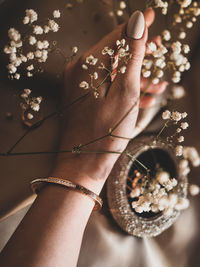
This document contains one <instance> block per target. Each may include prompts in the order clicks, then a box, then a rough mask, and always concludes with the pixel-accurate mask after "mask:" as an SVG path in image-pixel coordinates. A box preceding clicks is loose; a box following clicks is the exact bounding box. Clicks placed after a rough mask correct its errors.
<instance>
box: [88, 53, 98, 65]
mask: <svg viewBox="0 0 200 267" xmlns="http://www.w3.org/2000/svg"><path fill="white" fill-rule="evenodd" d="M97 61H98V58H95V57H94V56H93V55H90V56H88V57H86V63H87V64H89V65H93V66H94V65H96V63H97Z"/></svg>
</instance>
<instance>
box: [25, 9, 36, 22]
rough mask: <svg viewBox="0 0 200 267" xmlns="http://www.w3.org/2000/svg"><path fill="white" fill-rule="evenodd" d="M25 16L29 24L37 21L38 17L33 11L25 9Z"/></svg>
mask: <svg viewBox="0 0 200 267" xmlns="http://www.w3.org/2000/svg"><path fill="white" fill-rule="evenodd" d="M26 16H27V17H28V18H29V19H30V23H33V22H34V21H36V20H37V19H38V15H37V13H36V12H35V11H34V10H33V9H27V10H26Z"/></svg>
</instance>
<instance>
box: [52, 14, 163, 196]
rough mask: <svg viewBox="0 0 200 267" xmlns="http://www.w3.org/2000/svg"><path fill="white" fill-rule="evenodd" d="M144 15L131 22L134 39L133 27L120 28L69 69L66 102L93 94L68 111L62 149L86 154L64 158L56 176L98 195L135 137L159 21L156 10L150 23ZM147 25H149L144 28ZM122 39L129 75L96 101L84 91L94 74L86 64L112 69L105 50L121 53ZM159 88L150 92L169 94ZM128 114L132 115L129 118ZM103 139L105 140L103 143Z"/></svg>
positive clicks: (103, 89) (149, 16)
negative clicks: (153, 28)
mask: <svg viewBox="0 0 200 267" xmlns="http://www.w3.org/2000/svg"><path fill="white" fill-rule="evenodd" d="M138 13H139V12H138ZM138 13H134V14H133V15H132V16H131V18H130V19H129V23H128V35H129V37H127V35H126V34H125V32H127V25H120V26H119V27H117V28H116V29H115V30H114V31H113V32H111V33H110V34H109V35H107V36H106V37H105V38H103V39H102V40H101V41H100V42H99V43H98V44H97V45H95V46H94V47H93V48H91V49H90V50H89V51H88V52H87V53H85V54H84V55H83V56H82V57H81V58H80V59H79V60H78V61H76V62H72V63H70V64H68V65H67V66H66V70H65V77H64V92H63V104H66V103H68V104H70V103H71V102H73V101H74V100H76V99H78V98H80V97H81V96H84V95H86V94H88V95H87V96H86V97H83V98H82V99H81V100H80V101H78V102H76V103H75V104H73V105H71V106H70V107H69V108H67V109H66V111H65V113H64V116H63V117H64V119H63V133H62V139H61V146H60V149H61V150H74V151H75V150H76V149H78V152H80V154H79V153H61V154H59V156H58V157H57V162H56V166H55V168H54V171H53V175H54V176H58V177H62V178H65V177H66V178H68V179H70V180H72V181H74V182H77V183H80V184H81V185H83V186H86V187H87V188H89V189H91V190H93V191H96V192H99V191H100V190H101V187H102V185H103V183H104V182H105V180H106V178H107V177H108V175H109V173H110V171H111V169H112V167H113V165H114V163H115V161H116V160H117V158H118V157H119V155H120V153H121V152H123V151H124V149H125V148H126V146H127V144H128V140H129V139H130V138H131V137H132V133H133V130H134V126H135V123H136V119H137V115H138V110H139V101H138V100H139V97H140V89H141V85H142V89H143V88H144V85H145V82H146V81H145V80H144V79H142V83H141V79H140V73H141V66H142V61H143V58H144V54H145V49H146V42H147V34H148V33H147V32H148V27H149V26H150V25H151V24H152V22H153V20H154V12H153V10H152V9H148V10H147V11H146V12H145V13H144V18H145V21H144V18H143V15H142V13H141V12H140V13H139V19H137V21H136V17H137V16H138ZM142 20H143V22H142ZM131 23H133V25H132V24H131ZM142 23H144V27H143V29H142ZM139 24H140V25H139ZM138 25H139V26H138ZM131 27H132V29H131ZM136 31H137V32H136ZM138 31H140V32H138ZM141 31H142V33H141ZM137 34H141V35H140V37H141V38H140V39H138V40H136V39H133V38H132V37H134V35H135V36H137ZM138 36H139V35H138ZM121 39H125V40H126V43H127V44H128V45H129V47H130V53H131V54H132V57H131V59H130V60H129V63H128V65H127V70H126V73H125V74H121V73H119V74H118V75H117V77H116V79H115V80H114V81H113V82H111V83H108V82H106V83H103V84H102V85H101V87H99V94H100V95H99V97H98V98H97V99H96V98H94V96H93V92H92V91H91V89H83V88H80V87H79V84H80V83H81V82H82V81H87V82H88V83H89V79H88V78H89V73H88V70H84V69H83V68H82V64H84V63H85V59H86V57H87V56H89V55H93V56H94V57H95V58H98V61H99V62H103V63H104V65H105V66H110V57H109V56H107V57H106V56H103V55H102V54H101V51H102V50H103V48H104V47H105V46H108V47H110V48H112V49H113V50H115V51H116V41H117V40H121ZM106 60H107V61H106ZM92 68H93V69H90V73H91V72H92V71H93V72H94V71H97V72H98V74H99V77H98V81H101V80H103V79H104V77H105V75H106V72H103V71H102V70H98V69H95V66H94V67H93V66H92ZM161 87H163V88H164V87H165V86H164V85H162V86H161ZM159 88H160V87H159ZM159 88H158V86H157V88H155V87H152V88H150V92H153V93H157V92H160V91H162V90H163V89H162V90H161V89H159ZM152 102H153V100H152V98H148V97H144V98H143V99H142V101H141V103H140V104H141V106H142V107H145V106H149V105H152ZM127 113H128V115H127V116H126V117H125V115H126V114H127ZM123 118H124V119H123ZM122 119H123V120H122ZM119 122H121V123H119ZM116 126H117V127H116ZM110 131H111V132H110ZM110 133H111V134H110ZM111 135H112V136H111ZM101 137H104V138H102V139H101ZM119 137H125V138H119ZM98 138H100V139H99V140H98V141H95V142H91V141H93V140H96V139H98ZM90 142H91V143H90ZM89 143H90V144H89ZM79 150H80V151H79ZM76 151H77V150H76ZM106 151H107V152H106ZM91 152H93V153H91ZM101 152H102V153H101ZM103 152H105V153H103ZM110 152H115V153H110Z"/></svg>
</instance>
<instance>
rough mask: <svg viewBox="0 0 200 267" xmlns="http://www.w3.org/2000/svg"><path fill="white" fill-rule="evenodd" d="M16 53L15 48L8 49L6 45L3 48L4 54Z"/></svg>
mask: <svg viewBox="0 0 200 267" xmlns="http://www.w3.org/2000/svg"><path fill="white" fill-rule="evenodd" d="M16 52H17V50H16V47H9V46H7V45H6V46H5V47H4V53H5V54H11V53H16Z"/></svg>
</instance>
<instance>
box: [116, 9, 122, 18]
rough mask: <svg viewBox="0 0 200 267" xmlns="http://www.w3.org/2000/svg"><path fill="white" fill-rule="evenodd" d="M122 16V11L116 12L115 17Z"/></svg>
mask: <svg viewBox="0 0 200 267" xmlns="http://www.w3.org/2000/svg"><path fill="white" fill-rule="evenodd" d="M122 15H123V11H122V10H120V9H119V10H117V16H119V17H121V16H122Z"/></svg>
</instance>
